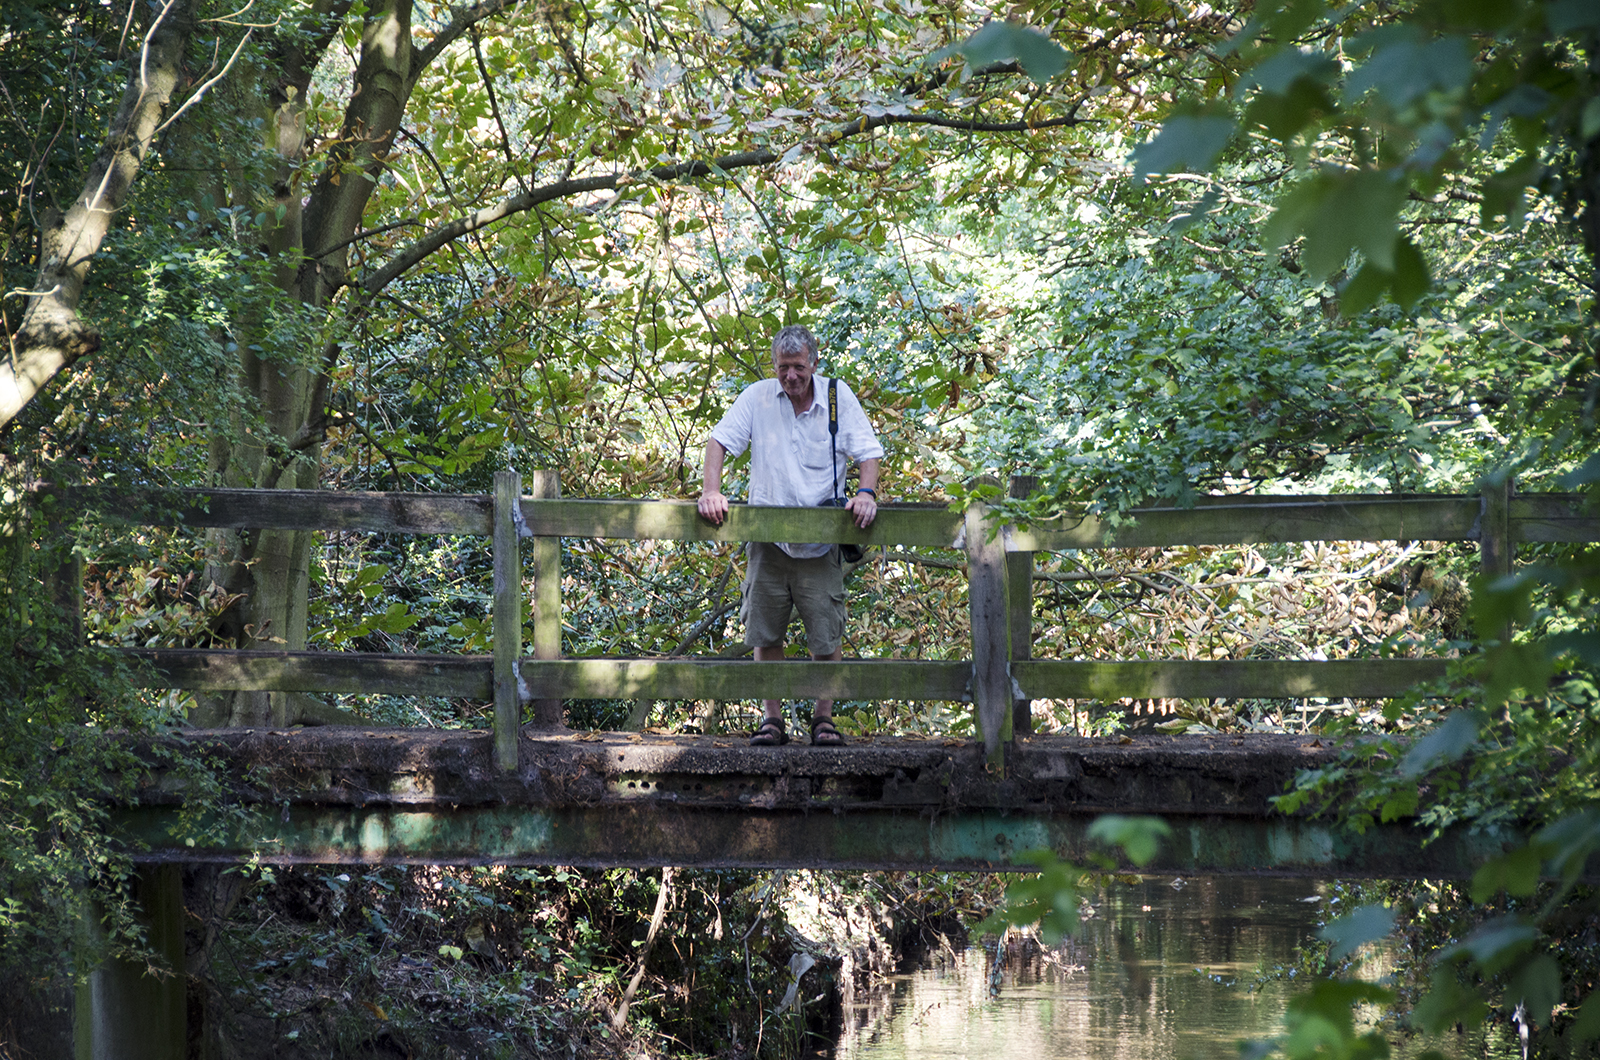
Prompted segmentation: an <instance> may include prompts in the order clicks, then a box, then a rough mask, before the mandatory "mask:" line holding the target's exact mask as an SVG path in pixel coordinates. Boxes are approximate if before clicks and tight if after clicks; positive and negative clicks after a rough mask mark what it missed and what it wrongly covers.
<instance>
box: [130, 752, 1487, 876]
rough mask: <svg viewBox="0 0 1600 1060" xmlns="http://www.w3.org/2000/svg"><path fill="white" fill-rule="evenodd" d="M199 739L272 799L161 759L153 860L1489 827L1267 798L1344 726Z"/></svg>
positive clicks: (1256, 843)
mask: <svg viewBox="0 0 1600 1060" xmlns="http://www.w3.org/2000/svg"><path fill="white" fill-rule="evenodd" d="M177 739H181V740H183V741H184V742H185V743H187V744H189V745H191V746H198V747H203V748H204V749H205V750H206V751H207V753H208V754H209V755H211V756H213V757H214V758H215V759H216V760H218V761H219V762H221V763H222V764H223V765H224V770H225V772H226V773H227V774H228V775H230V776H231V777H233V778H236V779H235V783H236V791H237V793H238V794H239V795H240V796H242V797H243V798H244V799H245V801H247V802H251V803H254V804H256V805H257V806H258V807H259V809H260V810H261V811H262V812H261V813H260V814H259V815H258V818H257V820H255V821H254V822H253V824H252V825H251V826H250V828H248V829H247V830H246V831H245V832H243V833H241V834H238V835H235V836H233V837H231V838H228V839H221V840H219V839H201V840H199V841H197V842H196V844H195V845H193V846H190V845H187V843H186V842H184V840H183V838H181V837H175V836H173V835H170V834H169V829H170V828H171V826H172V825H173V824H174V822H175V821H176V819H177V813H176V810H177V809H178V807H179V806H180V805H181V795H180V794H178V793H177V791H176V790H175V785H174V784H173V783H172V781H171V778H163V777H162V776H161V775H160V774H159V773H158V774H157V775H156V776H155V777H154V779H153V780H152V783H151V784H150V786H148V787H147V789H146V790H145V792H144V793H143V795H142V796H141V805H139V806H138V807H135V808H131V809H127V810H125V811H123V813H122V818H123V821H124V823H125V824H126V826H127V827H128V828H129V830H130V831H131V832H132V833H133V834H134V835H135V836H137V837H138V838H140V839H142V840H143V841H144V842H146V843H148V844H149V847H148V849H147V850H146V851H145V852H143V853H142V854H140V855H139V859H140V860H142V861H146V862H161V861H195V860H218V859H226V860H234V859H245V858H248V857H251V856H257V857H259V858H260V860H261V861H263V862H268V863H279V864H282V863H293V862H316V863H340V862H347V863H375V862H383V863H391V864H393V863H438V864H457V865H459V864H562V865H597V866H605V865H663V864H672V865H697V866H706V867H787V866H807V867H814V868H847V869H855V868H859V869H868V868H872V869H912V868H923V869H928V868H940V869H951V870H961V869H978V870H983V869H1000V870H1005V869H1018V868H1026V867H1028V866H1027V863H1025V862H1023V861H1021V860H1019V857H1018V855H1019V854H1021V853H1022V852H1024V851H1027V850H1030V849H1035V848H1040V847H1049V848H1051V849H1053V850H1055V851H1056V852H1057V853H1058V854H1059V855H1061V856H1063V857H1067V858H1071V859H1076V860H1084V859H1087V858H1088V857H1089V856H1090V854H1091V852H1093V851H1094V850H1096V849H1097V848H1096V847H1095V846H1094V844H1092V843H1091V842H1090V841H1089V839H1088V837H1087V830H1088V827H1089V824H1090V823H1091V822H1092V821H1093V820H1094V818H1095V817H1097V816H1099V815H1100V814H1105V813H1120V814H1158V815H1161V816H1162V817H1164V818H1165V819H1166V820H1167V822H1168V823H1169V824H1170V825H1171V826H1172V827H1173V829H1174V836H1173V838H1172V840H1171V841H1170V842H1169V843H1168V844H1167V846H1166V848H1165V850H1164V851H1163V853H1162V855H1161V856H1160V858H1159V859H1158V860H1157V861H1156V862H1155V863H1154V864H1153V865H1152V866H1150V867H1149V868H1150V870H1151V871H1173V872H1183V873H1206V874H1237V873H1264V874H1278V875H1315V876H1391V877H1393V876H1458V875H1463V874H1465V873H1467V872H1470V870H1471V868H1472V866H1473V865H1474V864H1476V863H1477V862H1479V861H1481V860H1482V858H1484V857H1485V856H1488V855H1490V854H1492V853H1497V852H1498V851H1499V850H1500V849H1501V843H1499V842H1496V841H1494V840H1492V839H1489V838H1486V837H1482V836H1479V837H1467V836H1464V835H1447V836H1445V837H1444V838H1442V839H1440V840H1438V841H1436V842H1434V843H1431V844H1427V845H1424V844H1423V842H1422V838H1423V834H1422V832H1421V831H1420V830H1418V829H1415V828H1412V827H1410V826H1409V825H1406V824H1394V825H1386V826H1380V827H1377V828H1374V829H1371V830H1369V831H1368V832H1367V833H1366V834H1365V835H1363V836H1355V835H1349V834H1346V833H1343V832H1340V831H1337V830H1335V829H1334V828H1332V827H1331V826H1330V824H1329V823H1328V822H1325V821H1319V820H1313V819H1310V818H1305V817H1292V818H1291V817H1285V816H1283V815H1281V814H1277V813H1275V812H1274V811H1273V810H1272V809H1271V806H1270V803H1269V802H1268V800H1269V799H1270V797H1271V796H1273V795H1276V794H1278V793H1280V792H1282V791H1283V790H1284V788H1285V785H1286V783H1287V782H1288V781H1289V780H1290V779H1291V778H1292V777H1293V776H1294V774H1295V772H1296V771H1297V770H1299V769H1304V768H1307V767H1311V766H1314V765H1316V764H1318V763H1322V762H1326V761H1328V760H1329V759H1330V758H1331V757H1332V755H1333V754H1334V748H1333V747H1331V746H1330V745H1328V744H1327V743H1325V742H1324V741H1320V740H1318V739H1316V738H1313V737H1299V736H1273V735H1252V736H1247V737H1237V736H1215V737H1189V736H1178V737H1155V736H1145V737H1135V738H1127V737H1120V738H1118V737H1113V738H1105V739H1082V738H1073V737H1042V736H1036V737H1032V738H1025V739H1022V740H1019V741H1017V742H1016V744H1015V745H1013V746H1012V747H1011V748H1010V749H1009V752H1008V762H1007V768H1006V776H1005V777H1004V778H1003V779H997V778H996V776H995V775H994V774H992V773H991V772H989V771H988V770H987V768H986V764H985V754H984V747H983V744H982V742H981V741H977V740H966V741H963V740H956V739H904V738H882V737H880V738H875V739H856V740H854V741H852V743H851V745H850V746H849V747H846V748H842V749H839V748H834V749H828V748H813V747H809V746H805V745H796V744H791V745H789V746H786V747H781V748H752V747H749V746H748V745H747V744H746V743H745V740H744V738H743V737H739V736H685V735H670V736H669V735H642V734H635V733H570V734H560V735H549V734H541V735H538V736H533V735H530V734H526V733H525V734H524V735H523V736H522V747H521V748H520V759H521V768H520V769H519V770H517V771H515V772H512V773H506V772H503V771H499V770H497V769H496V768H495V758H494V741H493V736H492V735H491V734H490V733H489V732H487V731H464V732H463V731H457V732H439V731H434V732H425V731H418V730H414V729H393V730H387V729H373V728H343V727H333V726H330V727H325V728H309V729H282V730H268V729H254V730H216V731H210V732H205V733H196V734H193V735H189V736H185V737H179V738H177Z"/></svg>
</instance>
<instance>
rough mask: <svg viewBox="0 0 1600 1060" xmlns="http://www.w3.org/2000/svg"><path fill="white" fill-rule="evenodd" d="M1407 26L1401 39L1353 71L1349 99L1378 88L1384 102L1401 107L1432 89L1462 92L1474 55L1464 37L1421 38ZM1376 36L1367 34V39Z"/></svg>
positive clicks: (1468, 76) (1346, 85) (1350, 78)
mask: <svg viewBox="0 0 1600 1060" xmlns="http://www.w3.org/2000/svg"><path fill="white" fill-rule="evenodd" d="M1404 29H1405V30H1406V31H1408V32H1406V33H1404V34H1396V35H1395V36H1396V37H1400V38H1401V39H1397V40H1394V43H1391V44H1388V45H1386V46H1381V47H1379V48H1378V49H1377V50H1375V51H1374V52H1373V53H1372V57H1371V58H1370V59H1368V60H1367V61H1366V62H1365V63H1363V64H1362V65H1361V66H1359V67H1358V68H1356V70H1355V71H1353V72H1352V73H1351V74H1350V76H1349V78H1348V79H1347V80H1346V82H1345V93H1346V95H1347V96H1348V97H1349V98H1350V99H1355V98H1357V97H1359V96H1361V95H1362V94H1363V93H1365V92H1367V91H1369V90H1373V89H1376V90H1377V92H1378V95H1379V96H1380V97H1382V99H1383V100H1384V102H1385V103H1387V104H1388V105H1389V106H1391V107H1394V108H1396V109H1399V108H1402V107H1408V106H1410V105H1411V104H1412V103H1414V102H1416V101H1417V100H1419V99H1421V98H1422V97H1423V96H1425V95H1427V94H1428V93H1429V92H1459V91H1461V90H1462V89H1464V88H1466V86H1467V83H1468V82H1469V81H1470V80H1471V79H1472V55H1471V52H1470V50H1469V49H1468V46H1467V41H1466V40H1465V39H1464V38H1462V37H1456V36H1448V37H1440V38H1437V39H1435V40H1431V41H1422V40H1420V39H1418V37H1417V36H1416V34H1415V30H1414V29H1413V28H1412V27H1404ZM1375 36H1376V35H1375V34H1368V35H1367V37H1368V39H1370V38H1373V37H1375ZM1405 38H1410V39H1405ZM1391 39H1392V38H1391Z"/></svg>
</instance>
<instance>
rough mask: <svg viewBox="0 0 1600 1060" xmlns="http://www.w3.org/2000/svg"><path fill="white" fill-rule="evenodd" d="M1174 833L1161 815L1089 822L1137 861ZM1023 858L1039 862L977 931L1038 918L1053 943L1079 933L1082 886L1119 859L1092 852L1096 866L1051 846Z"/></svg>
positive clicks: (1092, 831) (1094, 882)
mask: <svg viewBox="0 0 1600 1060" xmlns="http://www.w3.org/2000/svg"><path fill="white" fill-rule="evenodd" d="M1171 835H1172V828H1171V826H1170V825H1168V824H1167V823H1166V822H1165V821H1163V820H1161V819H1160V818H1159V817H1124V816H1121V815H1118V814H1105V815H1102V816H1100V817H1097V818H1095V820H1094V822H1093V823H1092V824H1091V825H1090V826H1089V832H1088V838H1089V839H1091V840H1095V841H1097V842H1100V843H1102V844H1104V845H1106V846H1108V847H1114V848H1120V849H1121V851H1122V855H1123V857H1125V858H1126V859H1127V861H1128V862H1129V863H1130V864H1132V865H1134V866H1136V867H1137V866H1143V865H1146V864H1149V862H1150V861H1151V860H1153V859H1154V858H1155V856H1156V854H1157V853H1159V852H1160V845H1161V842H1162V841H1163V840H1165V839H1167V838H1168V837H1170V836H1171ZM1019 859H1020V860H1022V861H1026V862H1028V863H1030V864H1033V865H1037V866H1038V867H1039V871H1038V872H1037V873H1028V874H1026V875H1024V876H1021V877H1020V878H1018V879H1017V881H1016V882H1015V883H1012V884H1010V885H1009V886H1008V887H1007V888H1006V894H1005V904H1004V905H1003V906H1002V907H1001V908H999V909H997V910H996V911H995V912H994V913H993V914H992V915H991V916H990V917H989V918H988V919H986V920H985V921H984V922H983V923H982V924H980V925H979V927H978V930H979V931H989V932H992V931H997V930H1000V929H1002V928H1004V927H1006V926H1008V925H1015V926H1019V927H1020V926H1027V925H1033V924H1037V925H1038V928H1039V937H1040V938H1041V939H1042V940H1043V941H1044V943H1045V945H1047V946H1054V945H1056V944H1057V943H1059V942H1060V941H1061V940H1062V939H1063V938H1064V937H1066V936H1067V935H1073V934H1076V933H1077V930H1078V926H1079V923H1080V912H1079V906H1080V904H1081V903H1082V902H1083V901H1084V892H1085V891H1086V890H1087V889H1089V888H1091V887H1095V886H1098V885H1099V883H1100V882H1101V881H1102V879H1103V878H1104V877H1105V876H1106V874H1108V873H1110V872H1111V871H1112V870H1113V869H1114V868H1115V867H1116V861H1115V860H1114V859H1113V858H1111V857H1109V856H1107V855H1104V854H1097V855H1095V856H1094V857H1093V859H1092V860H1093V862H1094V867H1092V868H1091V867H1085V866H1083V865H1077V864H1074V863H1072V862H1069V861H1063V860H1062V859H1061V858H1060V857H1058V856H1057V855H1056V853H1055V852H1054V851H1052V850H1030V851H1025V852H1023V853H1022V854H1020V855H1019Z"/></svg>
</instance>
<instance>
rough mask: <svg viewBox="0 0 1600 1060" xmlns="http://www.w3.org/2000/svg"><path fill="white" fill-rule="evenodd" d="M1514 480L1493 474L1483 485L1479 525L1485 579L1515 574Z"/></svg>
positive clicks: (1479, 544)
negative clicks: (1512, 570)
mask: <svg viewBox="0 0 1600 1060" xmlns="http://www.w3.org/2000/svg"><path fill="white" fill-rule="evenodd" d="M1512 488H1513V487H1512V479H1511V476H1510V475H1507V476H1506V477H1505V478H1503V479H1502V478H1499V477H1498V476H1494V475H1491V476H1489V477H1488V478H1486V479H1484V480H1483V482H1482V483H1481V484H1480V485H1479V490H1480V492H1481V494H1482V501H1481V503H1482V509H1481V514H1480V515H1479V522H1478V556H1479V564H1480V567H1479V569H1480V570H1482V571H1483V574H1484V576H1485V577H1488V578H1498V577H1502V576H1504V575H1507V574H1510V573H1511V566H1512V561H1513V550H1514V549H1515V547H1516V546H1515V545H1513V544H1512V541H1511V491H1512Z"/></svg>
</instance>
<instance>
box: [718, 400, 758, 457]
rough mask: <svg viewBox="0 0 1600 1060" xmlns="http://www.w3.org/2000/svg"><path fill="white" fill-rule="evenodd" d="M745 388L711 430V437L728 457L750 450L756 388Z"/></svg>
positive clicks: (753, 425) (753, 427) (753, 426)
mask: <svg viewBox="0 0 1600 1060" xmlns="http://www.w3.org/2000/svg"><path fill="white" fill-rule="evenodd" d="M760 385H761V384H760V383H757V384H756V385H755V386H747V387H745V388H744V390H742V391H740V393H739V396H738V397H737V398H735V399H734V401H733V406H732V407H731V408H730V409H728V411H727V412H725V413H723V414H722V419H721V420H720V421H718V423H717V425H716V426H715V427H713V428H711V437H712V438H714V439H716V442H717V444H718V445H720V446H722V448H724V449H726V450H727V451H728V456H729V457H735V456H738V455H739V454H740V453H742V452H744V451H745V450H746V449H748V448H750V437H751V434H752V433H753V432H754V429H755V402H756V393H755V391H756V386H760Z"/></svg>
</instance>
